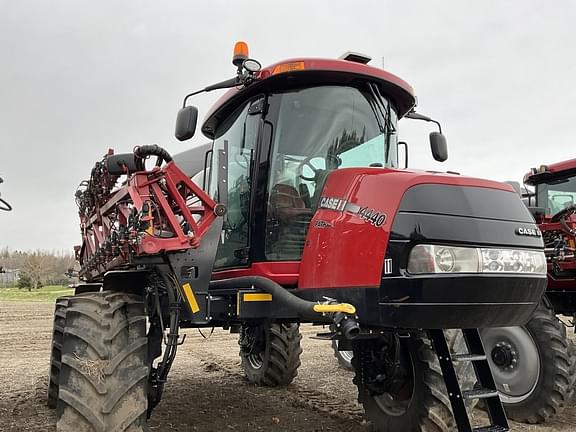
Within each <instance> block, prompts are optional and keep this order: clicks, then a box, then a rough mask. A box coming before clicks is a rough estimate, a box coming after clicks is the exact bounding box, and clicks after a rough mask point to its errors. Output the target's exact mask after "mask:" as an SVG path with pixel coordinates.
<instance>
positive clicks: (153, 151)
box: [134, 144, 172, 165]
mask: <svg viewBox="0 0 576 432" xmlns="http://www.w3.org/2000/svg"><path fill="white" fill-rule="evenodd" d="M134 155H135V156H136V157H139V158H141V159H144V158H145V157H146V156H158V158H159V160H158V163H156V165H158V164H159V163H160V164H161V163H162V160H164V161H166V162H171V161H172V156H170V153H168V152H167V151H166V150H164V149H163V148H162V147H160V146H159V145H157V144H145V145H142V146H139V147H136V148H135V149H134Z"/></svg>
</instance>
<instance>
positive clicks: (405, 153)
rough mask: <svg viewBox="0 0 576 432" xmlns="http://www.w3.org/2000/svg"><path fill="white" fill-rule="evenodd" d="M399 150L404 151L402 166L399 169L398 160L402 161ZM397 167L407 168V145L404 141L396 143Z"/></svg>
mask: <svg viewBox="0 0 576 432" xmlns="http://www.w3.org/2000/svg"><path fill="white" fill-rule="evenodd" d="M400 149H404V155H403V156H404V166H403V167H400V160H402V158H401V156H402V154H401V152H400ZM398 167H399V168H402V169H406V168H408V143H407V142H405V141H400V142H399V143H398Z"/></svg>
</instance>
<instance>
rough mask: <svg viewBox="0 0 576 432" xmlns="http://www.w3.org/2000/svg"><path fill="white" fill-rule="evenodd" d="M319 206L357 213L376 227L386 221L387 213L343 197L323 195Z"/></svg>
mask: <svg viewBox="0 0 576 432" xmlns="http://www.w3.org/2000/svg"><path fill="white" fill-rule="evenodd" d="M319 207H320V208H322V209H326V210H334V211H337V212H346V213H352V214H354V215H357V216H358V217H360V218H362V219H364V220H365V221H366V222H369V223H371V224H372V225H374V226H375V227H381V226H382V225H384V222H386V214H385V213H384V212H380V211H378V210H375V209H373V208H369V207H360V206H359V205H358V204H354V203H351V202H348V201H346V200H345V199H342V198H333V197H321V198H320V204H319Z"/></svg>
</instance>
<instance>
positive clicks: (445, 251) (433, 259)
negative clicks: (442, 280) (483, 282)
mask: <svg viewBox="0 0 576 432" xmlns="http://www.w3.org/2000/svg"><path fill="white" fill-rule="evenodd" d="M408 272H409V273H412V274H425V273H529V274H540V275H545V274H546V257H545V256H544V252H542V251H531V250H523V249H495V248H470V247H452V246H443V245H416V246H414V248H413V249H412V251H410V257H409V258H408Z"/></svg>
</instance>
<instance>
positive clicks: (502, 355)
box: [491, 343, 514, 368]
mask: <svg viewBox="0 0 576 432" xmlns="http://www.w3.org/2000/svg"><path fill="white" fill-rule="evenodd" d="M491 355H492V361H493V362H494V364H495V365H496V366H499V367H503V368H504V367H509V366H512V363H513V360H514V353H513V352H512V346H511V345H510V344H507V343H498V344H496V346H495V347H494V348H493V349H492V353H491Z"/></svg>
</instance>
